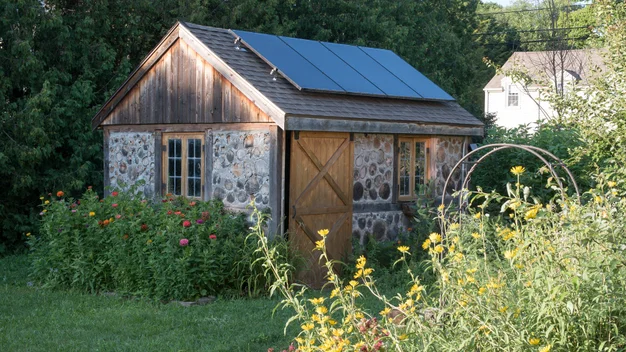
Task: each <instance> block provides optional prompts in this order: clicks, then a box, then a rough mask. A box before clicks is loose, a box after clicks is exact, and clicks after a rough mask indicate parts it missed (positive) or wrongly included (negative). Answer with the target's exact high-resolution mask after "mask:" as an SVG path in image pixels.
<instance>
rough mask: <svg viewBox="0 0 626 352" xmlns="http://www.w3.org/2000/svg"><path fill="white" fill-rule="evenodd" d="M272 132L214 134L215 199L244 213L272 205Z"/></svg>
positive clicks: (213, 177) (218, 132) (212, 180)
mask: <svg viewBox="0 0 626 352" xmlns="http://www.w3.org/2000/svg"><path fill="white" fill-rule="evenodd" d="M269 148H270V134H269V131H217V132H213V176H212V179H211V182H212V186H213V195H212V196H213V198H216V199H220V200H222V201H223V202H224V205H225V206H226V207H227V208H229V209H237V210H242V209H245V208H246V206H247V205H248V204H249V203H250V200H251V199H252V197H254V199H256V204H257V207H258V208H260V209H263V208H267V207H268V206H269V192H270V189H269V160H270V159H269Z"/></svg>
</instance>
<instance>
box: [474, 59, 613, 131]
mask: <svg viewBox="0 0 626 352" xmlns="http://www.w3.org/2000/svg"><path fill="white" fill-rule="evenodd" d="M602 67H603V63H602V56H601V54H600V51H599V50H596V49H582V50H562V51H533V52H516V53H513V55H511V57H510V58H509V59H508V60H507V61H506V63H505V64H504V65H503V66H502V71H503V74H497V75H495V76H494V77H493V78H492V79H491V80H490V81H489V83H487V85H486V86H485V88H484V89H483V90H484V92H485V113H486V114H495V115H496V124H497V125H499V126H502V127H507V128H511V127H517V126H519V125H520V124H531V125H532V124H534V123H536V122H537V120H539V119H541V120H548V119H551V118H553V117H554V116H555V111H554V109H553V108H552V106H551V105H550V103H549V102H547V101H546V100H545V96H546V94H547V93H548V92H558V93H560V94H567V93H568V92H569V91H571V88H572V87H573V85H578V86H579V87H581V86H582V87H584V86H585V85H587V84H588V81H589V78H590V77H591V75H592V73H593V72H594V70H595V69H598V68H599V69H601V68H602ZM513 72H517V73H518V74H517V75H516V74H514V73H513ZM513 77H516V78H513ZM521 77H524V78H526V79H524V80H520V78H521ZM542 98H543V99H542Z"/></svg>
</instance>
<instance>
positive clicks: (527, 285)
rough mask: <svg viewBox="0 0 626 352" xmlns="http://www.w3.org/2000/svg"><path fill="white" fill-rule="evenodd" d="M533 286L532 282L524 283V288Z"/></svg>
mask: <svg viewBox="0 0 626 352" xmlns="http://www.w3.org/2000/svg"><path fill="white" fill-rule="evenodd" d="M532 285H533V283H532V282H530V281H526V282H525V283H524V287H530V286H532Z"/></svg>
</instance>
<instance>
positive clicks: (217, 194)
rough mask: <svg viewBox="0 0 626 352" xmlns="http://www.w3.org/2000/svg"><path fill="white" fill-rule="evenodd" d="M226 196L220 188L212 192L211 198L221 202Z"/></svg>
mask: <svg viewBox="0 0 626 352" xmlns="http://www.w3.org/2000/svg"><path fill="white" fill-rule="evenodd" d="M225 196H226V191H225V190H224V189H223V188H222V187H216V188H215V190H213V198H216V199H220V200H223V199H224V197H225Z"/></svg>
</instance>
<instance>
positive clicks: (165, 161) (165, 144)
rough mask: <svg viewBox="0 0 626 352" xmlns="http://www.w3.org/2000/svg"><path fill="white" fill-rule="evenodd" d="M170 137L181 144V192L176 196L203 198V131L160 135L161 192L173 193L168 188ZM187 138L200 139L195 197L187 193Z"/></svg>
mask: <svg viewBox="0 0 626 352" xmlns="http://www.w3.org/2000/svg"><path fill="white" fill-rule="evenodd" d="M170 139H180V140H181V146H182V153H181V185H180V190H181V194H180V195H177V196H182V197H186V198H193V199H203V197H204V191H205V190H204V183H205V179H204V178H205V174H204V168H205V162H206V160H205V150H204V149H205V143H206V142H205V138H204V133H203V132H185V133H163V135H162V143H161V147H162V148H163V156H162V159H161V160H162V164H161V165H163V167H162V170H161V179H162V180H163V194H170V193H171V194H174V193H173V192H172V191H171V190H170V189H169V175H168V172H169V140H170ZM189 139H199V140H200V143H201V145H200V195H199V196H197V197H193V196H188V195H187V191H188V189H187V181H188V180H187V179H188V177H189V173H188V172H189V170H188V161H187V157H188V147H187V146H188V142H187V141H188V140H189Z"/></svg>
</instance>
